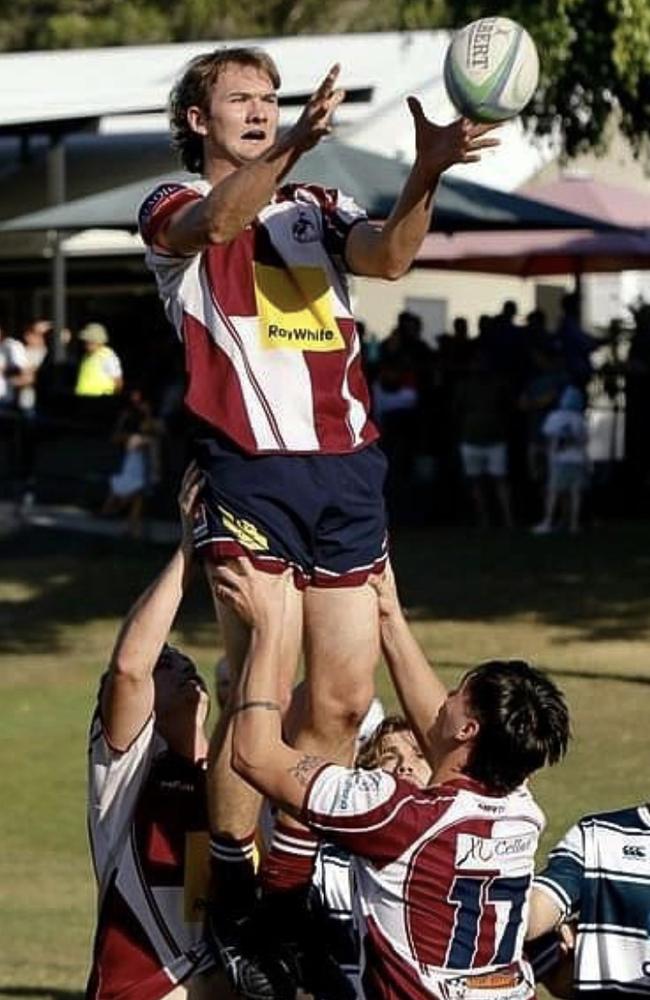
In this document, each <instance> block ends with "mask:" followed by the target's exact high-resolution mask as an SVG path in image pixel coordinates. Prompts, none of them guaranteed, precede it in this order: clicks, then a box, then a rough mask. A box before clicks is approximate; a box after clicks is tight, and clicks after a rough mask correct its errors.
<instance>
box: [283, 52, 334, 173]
mask: <svg viewBox="0 0 650 1000" xmlns="http://www.w3.org/2000/svg"><path fill="white" fill-rule="evenodd" d="M340 71H341V67H340V66H339V64H338V63H336V64H335V65H334V66H332V68H331V69H330V71H329V73H328V74H327V76H326V77H325V79H324V80H323V82H322V83H321V84H320V86H319V87H318V88H317V89H316V90H315V91H314V93H313V94H312V95H311V97H310V98H309V100H308V101H307V103H306V105H305V107H304V108H303V110H302V114H301V115H300V118H299V119H298V121H297V122H296V124H295V125H294V126H293V128H291V129H290V130H289V133H288V138H289V141H290V142H291V144H292V145H293V146H296V147H297V148H298V149H299V150H300V151H301V152H303V153H304V152H306V151H307V150H308V149H312V147H313V146H316V145H317V144H318V143H319V142H320V140H321V139H322V138H323V137H324V136H326V135H329V134H330V132H331V131H332V124H331V122H332V115H333V114H334V112H335V111H336V109H337V108H338V106H339V104H340V103H341V101H342V100H343V99H344V97H345V91H344V90H342V89H341V88H340V87H338V88H337V87H336V86H335V84H336V80H337V78H338V75H339V73H340Z"/></svg>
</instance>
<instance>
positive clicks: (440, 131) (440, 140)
mask: <svg viewBox="0 0 650 1000" xmlns="http://www.w3.org/2000/svg"><path fill="white" fill-rule="evenodd" d="M408 106H409V110H410V112H411V114H412V116H413V122H414V126H415V146H416V157H415V162H414V164H413V168H412V170H411V172H410V174H409V176H408V177H407V179H406V183H405V185H404V187H403V189H402V192H401V194H400V196H399V198H398V200H397V202H396V204H395V206H394V208H393V210H392V212H391V213H390V215H389V216H388V219H387V220H386V223H385V224H384V225H383V226H378V225H373V224H372V223H369V222H360V223H358V224H357V225H356V226H354V227H353V229H351V230H350V234H349V236H348V239H347V243H346V248H345V255H346V260H347V263H348V266H349V267H350V270H351V271H352V272H353V273H354V274H360V275H364V276H366V277H370V278H387V279H389V280H394V279H396V278H399V277H401V276H402V275H403V274H404V273H405V272H406V271H407V270H408V269H409V267H410V266H411V264H412V263H413V260H414V258H415V255H416V253H417V252H418V250H419V249H420V246H421V244H422V240H423V239H424V237H425V236H426V234H427V232H428V231H429V226H430V223H431V213H432V210H433V205H434V200H435V193H436V189H437V187H438V182H439V180H440V176H441V174H442V173H443V172H444V171H445V170H446V169H447V168H448V167H451V166H452V165H453V164H454V163H475V162H476V161H477V160H479V159H480V153H481V150H482V149H486V148H489V147H491V146H496V145H498V142H499V140H498V139H495V138H489V137H486V136H485V133H486V132H488V131H490V130H491V129H493V128H494V127H495V126H494V125H479V124H476V123H474V122H470V121H469V120H468V119H466V118H459V119H457V120H456V121H454V122H452V123H451V124H450V125H444V126H442V125H436V124H434V122H431V121H429V120H428V119H427V118H426V117H425V115H424V112H423V110H422V106H421V104H420V102H419V101H418V100H417V99H416V98H415V97H409V98H408Z"/></svg>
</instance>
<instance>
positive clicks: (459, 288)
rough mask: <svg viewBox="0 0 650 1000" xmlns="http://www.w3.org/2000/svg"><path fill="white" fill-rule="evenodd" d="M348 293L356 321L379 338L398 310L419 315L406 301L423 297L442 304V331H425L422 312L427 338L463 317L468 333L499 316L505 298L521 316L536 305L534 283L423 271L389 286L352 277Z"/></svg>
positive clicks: (433, 310) (413, 305)
mask: <svg viewBox="0 0 650 1000" xmlns="http://www.w3.org/2000/svg"><path fill="white" fill-rule="evenodd" d="M352 294H353V299H354V302H355V307H356V315H357V317H358V318H359V319H361V320H363V321H364V322H365V323H366V326H367V328H368V331H369V332H370V333H373V334H375V335H376V336H377V337H379V338H380V339H383V338H384V337H385V336H387V335H388V334H389V333H390V331H391V329H392V328H393V326H394V324H395V319H396V317H397V314H398V313H399V312H400V310H401V309H405V308H407V306H408V307H409V308H412V309H413V310H414V311H415V312H418V311H419V312H421V313H423V310H418V308H417V306H416V305H415V303H414V302H412V301H409V300H414V299H420V300H422V299H428V300H431V301H432V302H435V303H440V302H443V303H444V304H445V310H444V311H445V325H444V326H443V327H442V329H437V330H436V329H433V328H432V327H431V326H430V327H429V328H427V324H426V318H427V316H426V313H423V318H424V319H425V328H424V334H425V336H426V337H427V339H433V338H435V335H436V334H438V333H442V332H445V330H446V331H448V330H449V329H450V328H451V322H452V320H453V318H454V317H455V316H465V317H466V319H467V320H468V322H469V326H470V332H471V334H474V333H475V332H476V325H477V322H478V318H479V316H480V315H481V314H482V313H488V314H494V313H498V312H500V311H501V306H502V305H503V302H504V300H505V299H514V300H515V302H517V303H518V304H519V312H520V315H521V316H525V315H526V313H528V312H530V310H531V309H534V308H535V301H536V300H535V282H534V281H531V280H525V281H522V280H520V279H519V278H509V277H498V276H494V275H487V274H470V273H467V272H452V271H434V270H423V269H414V270H412V271H410V272H409V274H407V275H405V276H404V277H403V278H401V279H400V280H399V281H395V282H390V281H377V280H376V279H372V280H371V279H364V278H355V279H354V280H353V282H352ZM429 312H430V313H431V314H434V313H437V314H439V313H440V307H439V306H436V308H435V309H434V308H432V309H431V310H429Z"/></svg>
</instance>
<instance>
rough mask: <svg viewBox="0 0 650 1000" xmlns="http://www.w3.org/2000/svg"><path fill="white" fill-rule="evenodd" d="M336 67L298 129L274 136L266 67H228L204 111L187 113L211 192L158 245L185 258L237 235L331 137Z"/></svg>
mask: <svg viewBox="0 0 650 1000" xmlns="http://www.w3.org/2000/svg"><path fill="white" fill-rule="evenodd" d="M339 69H340V67H339V66H338V65H335V66H333V67H332V68H331V69H330V71H329V73H328V74H327V76H326V77H325V78H324V79H323V80H322V82H321V83H320V85H319V86H318V87H317V89H316V90H315V91H314V93H313V94H312V96H311V97H310V99H309V101H308V102H307V104H306V105H305V107H304V109H303V111H302V114H301V115H300V117H299V119H298V121H297V122H296V123H295V125H293V126H292V127H291V128H290V129H288V130H287V131H286V132H284V133H283V135H281V136H280V137H279V138H276V133H277V127H278V103H277V93H276V87H275V85H274V80H273V79H271V77H270V76H269V75H268V74H267V73H265V72H264V71H263V69H257V70H256V69H255V68H254V67H251V66H238V65H237V64H235V63H231V64H227V65H226V66H225V68H224V69H223V70H222V72H221V73H220V74H219V76H218V77H217V79H216V81H215V83H214V85H213V87H212V91H211V94H210V98H209V100H210V104H209V108H208V109H207V110H206V109H204V108H201V107H199V106H197V105H190V106H189V107H188V108H187V109H186V115H187V122H188V125H189V128H190V129H191V130H192V131H193V132H194V133H195V134H196V135H197V136H198V137H200V139H201V141H202V144H203V150H204V162H203V173H204V175H205V177H206V179H207V180H208V181H209V182H210V183H211V184H212V185H213V186H212V190H211V191H210V193H209V194H208V195H206V196H205V197H204V198H195V199H193V200H191V201H189V202H188V203H186V204H184V205H181V206H180V207H179V208H178V210H177V211H176V212H174V213H173V214H172V215H171V216H170V217H169V218H168V219H167V220H166V222H165V225H164V227H163V228H162V230H161V231H160V232H159V233H158V235H157V240H156V241H157V243H158V245H159V246H160V247H161V248H162V249H166V250H169V251H171V252H173V253H175V254H180V255H186V254H192V253H196V252H198V251H200V250H201V249H202V248H203V247H205V246H207V245H208V244H222V243H228V242H229V241H230V240H232V239H234V237H236V236H237V235H238V233H240V232H242V230H244V229H245V228H246V226H247V225H248V224H249V223H250V222H252V220H253V219H254V218H255V216H256V215H257V214H258V212H260V211H261V209H263V208H264V206H265V205H268V203H269V202H270V200H271V198H272V197H273V194H274V193H275V191H276V189H277V187H278V185H279V184H280V182H281V180H282V178H283V177H284V176H285V174H286V173H287V172H288V171H289V170H290V169H291V167H292V166H293V165H294V163H295V162H296V161H297V160H298V159H299V157H300V156H301V155H302V154H303V153H304V152H306V151H307V150H308V149H311V148H312V147H313V146H315V145H317V143H318V142H320V140H321V139H322V138H323V136H325V135H328V134H329V132H330V130H331V124H330V123H331V118H332V115H333V114H334V111H335V110H336V108H337V107H338V105H339V104H340V103H341V101H342V100H343V98H344V96H345V94H344V91H343V90H341V89H340V88H337V87H336V80H337V77H338V74H339Z"/></svg>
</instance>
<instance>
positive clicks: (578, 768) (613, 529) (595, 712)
mask: <svg viewBox="0 0 650 1000" xmlns="http://www.w3.org/2000/svg"><path fill="white" fill-rule="evenodd" d="M394 552H395V555H394V561H395V564H396V568H397V571H398V576H399V579H400V581H401V590H402V594H403V598H404V601H405V603H406V605H407V606H408V608H409V610H410V614H411V618H412V621H413V624H414V628H415V630H416V632H417V634H418V636H419V638H420V640H421V641H422V643H423V644H424V646H425V648H426V649H427V652H428V654H429V655H430V657H431V658H432V660H435V661H436V662H437V663H438V664H440V665H441V670H442V674H443V676H444V678H445V679H446V680H448V681H452V680H454V678H455V677H457V675H458V673H459V672H460V671H462V670H464V669H465V668H466V667H467V666H468V665H471V664H473V663H474V662H476V661H478V660H480V659H484V658H486V657H490V656H495V655H499V656H526V657H528V658H530V659H533V660H535V661H536V662H537V663H539V664H540V665H543V666H545V667H547V668H548V669H550V670H551V671H552V672H553V673H554V674H555V675H556V676H557V678H558V679H559V681H560V683H561V684H562V686H563V687H564V689H565V691H566V693H567V697H568V699H569V702H570V705H571V709H572V712H573V717H574V734H575V739H574V743H573V746H572V749H571V752H570V756H569V758H568V760H567V761H566V762H565V763H564V764H562V765H561V766H560V767H558V768H556V769H554V770H553V771H550V772H547V773H545V774H543V775H542V776H540V777H539V778H538V779H537V780H536V781H535V786H536V791H537V794H538V797H539V799H540V802H541V804H542V805H543V807H544V808H545V810H546V811H547V814H548V817H549V826H548V830H547V834H546V836H545V840H544V849H546V848H547V847H548V845H549V844H550V843H551V842H552V841H553V840H554V839H556V838H557V837H558V836H559V835H560V834H561V833H562V832H563V831H564V830H565V829H566V827H567V826H568V825H570V824H571V823H572V822H573V821H574V820H575V819H576V818H577V817H578V816H579V815H581V814H582V813H583V812H586V811H589V810H595V809H604V808H608V807H614V806H617V805H622V804H624V803H631V802H634V801H637V800H643V799H645V798H646V796H647V789H648V771H649V765H650V747H649V741H648V732H647V730H646V726H647V724H648V723H647V715H648V711H647V708H648V699H649V695H650V691H649V689H648V685H649V684H650V657H649V646H648V639H649V636H650V587H649V586H648V583H649V580H650V525H646V524H628V525H620V526H609V527H606V528H603V529H601V530H600V531H599V532H598V533H596V532H594V533H592V534H585V535H583V536H578V537H577V538H568V537H560V536H552V537H549V538H531V537H529V536H527V535H525V534H523V533H522V534H506V533H494V534H492V535H488V534H479V533H475V532H472V531H469V530H467V529H465V530H463V529H453V530H449V529H438V530H435V531H429V532H421V533H408V532H401V533H400V534H399V535H397V537H396V538H395V539H394ZM0 556H1V557H2V562H1V563H0V602H1V605H0V606H1V612H0V654H1V657H2V667H1V670H0V690H1V697H0V760H1V763H2V767H1V769H0V782H1V784H0V801H1V802H2V820H1V822H0V928H1V932H0V997H20V998H23V1000H36V998H41V1000H43V998H44V1000H48V998H53V1000H78V998H80V997H81V995H82V991H83V985H84V977H85V972H86V967H87V959H88V954H89V946H90V938H91V932H92V923H93V902H94V899H93V887H92V884H91V873H90V866H89V862H88V858H87V852H86V841H85V825H84V822H85V820H84V784H85V764H86V746H85V733H86V727H87V723H88V718H89V714H90V712H91V709H92V705H93V699H94V692H95V685H96V681H97V677H98V675H99V673H100V671H101V670H102V669H103V667H104V666H105V663H106V658H107V656H108V653H109V651H110V647H111V645H112V641H113V637H114V635H115V632H116V630H117V627H118V624H119V621H120V618H121V616H122V615H123V614H124V612H125V611H126V610H127V608H128V605H129V603H130V601H131V600H132V599H133V598H135V596H136V595H137V594H138V592H139V590H140V589H141V588H142V587H144V585H145V584H146V583H147V582H148V581H149V580H150V579H151V577H152V576H153V574H154V573H155V572H156V570H157V569H158V568H160V567H161V566H162V565H163V563H164V561H165V558H166V556H167V551H166V550H165V549H162V548H156V547H153V548H152V547H147V546H145V545H140V544H134V543H126V542H123V541H120V542H116V541H113V540H107V539H99V540H98V539H94V538H92V537H88V536H74V535H69V534H62V533H57V532H53V531H46V530H31V531H29V532H23V533H21V534H18V535H12V536H9V537H6V538H4V539H3V540H2V542H1V544H0ZM175 638H176V640H177V641H178V643H179V644H180V645H182V646H183V647H185V648H187V649H188V651H189V652H190V653H191V654H192V655H194V656H195V658H196V660H197V662H198V663H199V664H200V665H201V667H202V668H203V669H204V671H205V673H206V676H209V674H210V672H211V667H212V664H213V663H214V660H215V657H216V654H217V651H218V646H219V638H218V635H217V632H216V628H215V626H214V624H213V622H212V613H211V609H210V605H209V602H208V599H207V595H206V594H205V592H204V588H203V586H202V583H201V581H200V579H197V581H196V584H195V587H194V589H193V590H192V592H191V593H190V595H189V596H188V599H187V602H186V605H185V607H184V609H183V611H182V614H181V616H180V618H179V621H178V626H177V633H176V637H175ZM380 691H381V694H382V696H383V697H384V699H385V701H386V702H387V703H388V704H391V703H392V702H393V698H392V695H391V692H390V689H389V685H388V683H387V681H386V677H385V675H383V674H382V675H381V676H380Z"/></svg>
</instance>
